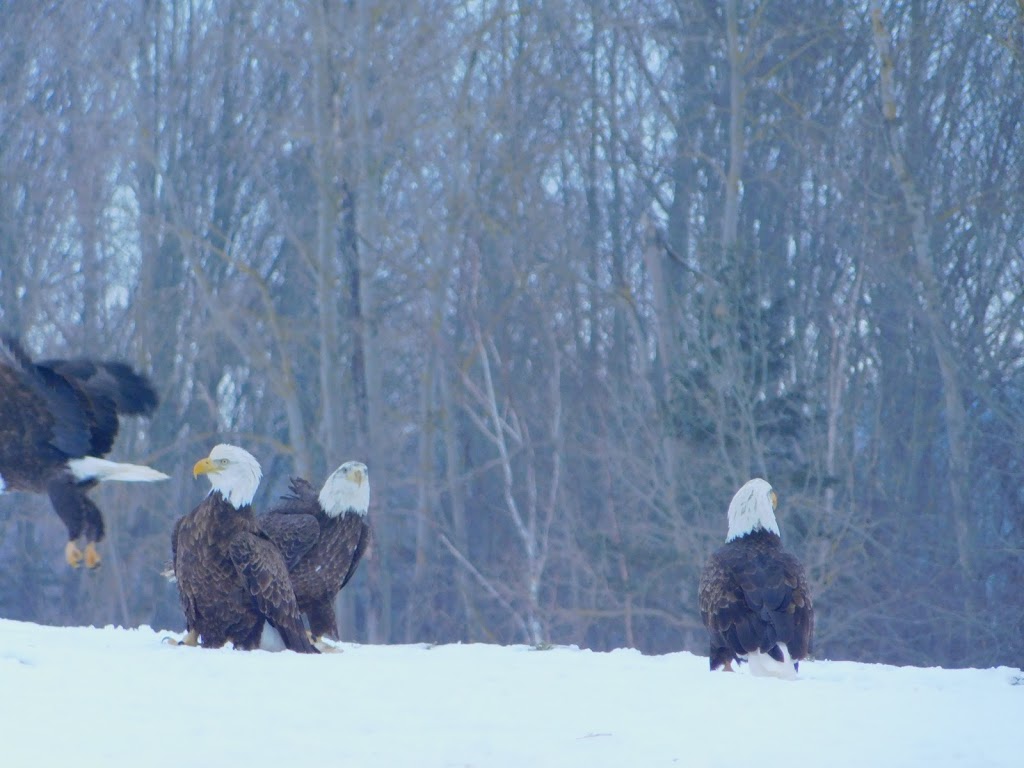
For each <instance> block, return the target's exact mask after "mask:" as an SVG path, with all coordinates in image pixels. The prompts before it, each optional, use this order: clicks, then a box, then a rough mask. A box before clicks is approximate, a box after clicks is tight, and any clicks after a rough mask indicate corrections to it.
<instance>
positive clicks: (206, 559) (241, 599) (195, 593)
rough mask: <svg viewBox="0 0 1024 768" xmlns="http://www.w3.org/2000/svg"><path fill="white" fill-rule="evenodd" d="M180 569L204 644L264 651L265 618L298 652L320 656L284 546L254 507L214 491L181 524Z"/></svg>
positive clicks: (177, 540)
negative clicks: (264, 529) (266, 531)
mask: <svg viewBox="0 0 1024 768" xmlns="http://www.w3.org/2000/svg"><path fill="white" fill-rule="evenodd" d="M172 555H173V558H174V574H175V577H176V578H177V581H178V591H179V595H180V598H181V607H182V609H183V610H184V612H185V621H186V624H187V626H188V628H189V630H190V631H194V632H196V633H198V634H199V635H200V636H201V637H202V644H203V646H204V647H213V648H219V647H221V646H222V645H224V644H225V643H227V642H231V643H233V644H234V646H235V647H236V648H240V649H252V648H258V647H259V644H260V636H261V635H262V632H263V628H264V622H266V621H269V622H270V623H271V624H272V625H273V626H274V627H275V628H276V629H277V630H278V632H280V634H281V637H282V639H283V640H284V643H285V646H286V647H287V648H290V649H291V650H293V651H300V652H304V653H316V652H317V650H316V648H314V647H313V645H312V643H310V641H309V638H308V637H307V636H306V632H305V629H304V628H303V626H302V618H301V616H300V615H299V608H298V605H297V604H296V601H295V594H294V592H293V591H292V587H291V583H290V581H289V578H288V570H287V568H286V566H285V562H284V559H283V558H282V556H281V553H280V551H278V549H277V547H276V546H274V544H273V543H272V542H271V541H270V540H269V539H267V537H266V536H264V535H263V534H262V533H261V532H260V530H259V528H258V526H257V525H256V517H255V515H254V513H253V510H252V507H251V506H250V505H248V504H246V505H244V506H242V507H241V508H239V509H236V508H235V507H234V506H232V505H231V504H230V503H228V502H227V501H226V500H225V499H224V497H223V496H222V495H221V493H220V492H219V491H213V492H211V493H210V495H209V496H207V497H206V498H205V499H204V500H203V501H202V502H201V503H200V504H199V506H197V507H196V508H195V509H194V510H192V512H190V513H189V514H187V515H186V516H185V517H183V518H181V519H180V520H179V521H178V522H177V524H176V525H175V527H174V536H173V539H172Z"/></svg>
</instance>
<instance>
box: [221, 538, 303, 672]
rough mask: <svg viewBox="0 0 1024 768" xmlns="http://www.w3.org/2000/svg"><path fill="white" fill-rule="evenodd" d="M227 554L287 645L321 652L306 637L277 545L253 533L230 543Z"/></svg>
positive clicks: (258, 606) (295, 648) (286, 570)
mask: <svg viewBox="0 0 1024 768" xmlns="http://www.w3.org/2000/svg"><path fill="white" fill-rule="evenodd" d="M228 555H229V556H230V558H231V562H232V563H233V564H234V566H235V569H236V570H237V571H238V574H239V575H240V576H241V577H242V581H243V583H244V584H245V586H246V588H247V589H248V590H249V594H251V595H252V596H253V598H254V599H255V601H256V607H257V608H258V609H259V611H260V613H262V614H263V615H264V616H266V617H267V620H268V621H269V622H270V623H271V624H273V625H274V627H276V628H277V631H278V632H280V633H281V637H282V638H283V639H284V644H285V645H286V646H287V647H288V648H290V649H291V650H293V651H299V652H301V653H318V651H317V649H316V648H315V647H314V646H313V644H312V643H310V641H309V638H308V637H307V636H306V630H305V628H304V627H303V626H302V618H301V617H300V615H299V606H298V604H297V603H296V602H295V593H294V592H293V591H292V585H291V581H290V580H289V578H288V568H287V566H286V565H285V562H284V558H283V557H282V556H281V553H280V552H279V551H278V550H277V548H276V547H275V546H274V544H273V543H272V542H271V541H270V540H268V539H266V538H263V537H262V536H257V535H256V534H253V533H239V534H238V535H237V536H235V538H233V539H232V540H231V544H230V546H229V547H228Z"/></svg>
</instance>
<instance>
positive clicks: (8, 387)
mask: <svg viewBox="0 0 1024 768" xmlns="http://www.w3.org/2000/svg"><path fill="white" fill-rule="evenodd" d="M156 406H157V396H156V392H155V391H154V390H153V387H152V385H151V384H150V383H149V381H148V380H147V379H146V377H145V376H143V375H141V374H139V373H137V372H135V371H134V370H133V369H132V368H131V367H130V366H128V365H127V364H125V363H122V362H117V361H113V360H88V359H77V360H46V361H42V362H38V363H37V362H33V361H32V359H31V358H30V357H29V356H28V354H27V353H26V352H25V350H24V349H23V348H22V347H21V345H20V344H19V343H18V341H17V340H15V339H13V338H10V337H4V338H2V339H0V492H2V491H4V490H9V491H27V492H30V493H45V494H47V495H48V496H49V497H50V504H51V505H52V506H53V509H54V511H55V512H56V513H57V515H58V516H59V517H60V519H61V520H62V521H63V522H64V525H65V527H66V528H67V531H68V543H67V544H66V545H65V548H64V556H65V559H66V560H67V563H68V565H70V566H72V567H78V566H79V565H80V564H81V563H82V562H84V563H85V565H86V567H88V568H95V567H96V566H97V565H99V564H100V560H101V558H100V555H99V553H98V552H97V551H96V544H97V542H99V541H102V539H103V535H104V524H103V515H102V514H101V513H100V510H99V508H98V507H97V506H96V504H95V503H94V502H93V501H92V500H91V499H90V498H89V497H88V496H87V495H86V493H87V492H88V491H89V489H90V488H92V487H93V486H94V485H96V483H98V482H100V481H102V480H120V481H124V482H152V481H154V480H166V479H167V475H165V474H164V473H163V472H158V471H157V470H155V469H151V468H149V467H144V466H139V465H137V464H125V463H121V462H115V461H108V460H106V459H104V458H102V457H103V456H104V455H106V454H107V453H108V452H109V451H110V449H111V448H112V447H113V445H114V438H115V437H116V436H117V430H118V416H119V415H140V416H148V415H150V414H151V413H152V412H153V411H154V410H155V408H156ZM79 541H84V543H85V551H84V553H83V551H82V549H81V548H79V546H78V542H79Z"/></svg>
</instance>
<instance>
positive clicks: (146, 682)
mask: <svg viewBox="0 0 1024 768" xmlns="http://www.w3.org/2000/svg"><path fill="white" fill-rule="evenodd" d="M171 636H172V633H169V632H159V631H154V630H151V629H149V628H141V629H117V628H111V627H108V628H105V629H93V628H59V627H43V626H38V625H35V624H27V623H21V622H15V621H6V620H0V764H2V765H3V766H7V767H9V768H20V767H21V766H51V765H73V766H76V768H79V767H81V768H86V767H87V766H104V767H105V768H111V767H116V766H132V767H133V768H135V767H136V766H139V767H141V766H146V767H147V768H156V767H157V766H175V767H176V768H206V767H207V766H217V767H221V766H223V767H224V768H227V766H246V767H247V768H252V767H253V766H285V767H289V766H298V765H306V766H321V767H322V768H328V767H331V768H333V767H334V766H339V767H343V768H347V767H348V766H352V767H354V768H374V767H375V766H389V767H390V766H398V767H404V766H408V767H409V768H431V767H433V766H438V767H440V766H452V767H455V766H458V767H459V768H462V767H464V766H472V767H473V768H484V767H489V766H508V767H509V768H535V767H538V766H552V768H572V767H574V766H579V767H580V768H596V767H598V766H609V767H611V766H614V767H615V768H634V767H637V768H643V767H645V766H757V768H770V766H785V767H786V768H797V767H799V766H830V767H831V768H836V767H838V766H857V767H858V768H862V767H864V766H872V767H877V766H929V768H936V766H950V765H963V766H971V768H980V767H981V766H1021V765H1024V734H1022V732H1021V731H1018V730H1017V729H1018V728H1021V727H1022V724H1024V685H1020V684H1017V685H1015V684H1014V683H1015V681H1016V680H1017V678H1018V677H1019V676H1020V672H1019V670H1013V669H1008V668H1000V669H985V670H945V669H918V668H896V667H888V666H883V665H876V664H855V663H852V662H837V661H816V662H809V663H805V664H803V665H801V679H800V680H797V681H795V682H787V681H782V680H774V679H764V678H755V677H751V676H749V675H748V674H745V673H737V674H726V673H716V674H711V673H710V672H708V671H707V660H706V659H704V658H701V657H698V656H693V655H691V654H688V653H676V654H670V655H666V656H643V655H641V654H640V653H637V652H635V651H615V652H612V653H592V652H589V651H581V650H577V649H573V648H553V649H551V650H544V651H538V650H532V649H530V648H527V647H522V646H515V647H502V646H494V645H446V646H436V647H430V646H425V645H409V646H370V645H362V646H360V645H348V644H345V645H343V646H342V652H340V653H334V654H324V655H321V656H303V655H299V654H294V653H291V652H282V653H268V652H265V651H253V652H248V653H244V652H240V651H232V650H228V649H223V650H204V649H200V648H186V647H178V646H173V645H170V644H167V643H163V642H161V640H162V639H163V638H165V637H171ZM173 637H174V638H175V639H177V638H178V637H180V636H179V635H173Z"/></svg>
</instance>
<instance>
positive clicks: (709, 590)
mask: <svg viewBox="0 0 1024 768" xmlns="http://www.w3.org/2000/svg"><path fill="white" fill-rule="evenodd" d="M777 505H778V497H777V496H776V495H775V491H774V490H772V487H771V486H770V485H769V484H768V483H767V482H766V481H765V480H762V479H760V478H755V479H754V480H750V481H748V482H747V483H746V484H744V486H743V487H742V488H740V489H739V490H738V491H737V492H736V495H735V496H733V498H732V502H731V503H730V504H729V532H728V534H727V535H726V538H725V546H723V547H721V548H720V549H719V550H717V551H716V552H715V553H714V554H713V555H711V557H710V558H709V559H708V562H707V564H706V565H705V566H704V572H703V573H702V574H701V577H700V587H699V589H698V597H699V599H700V616H701V619H703V621H704V626H705V627H707V630H708V633H709V634H710V636H711V669H712V670H715V669H717V668H718V667H724V668H725V669H726V670H727V671H732V662H733V660H737V661H749V662H750V671H751V672H752V673H753V674H755V675H772V676H776V677H795V676H796V672H797V670H798V668H799V665H800V660H801V659H804V658H806V657H807V655H808V654H809V653H810V650H811V638H812V635H813V633H814V607H813V606H812V604H811V593H810V589H809V587H808V584H807V577H806V576H805V575H804V568H803V566H802V565H801V564H800V561H799V560H797V559H796V558H795V557H793V555H791V554H789V553H788V552H786V551H784V550H783V548H782V538H781V536H780V535H779V525H778V523H777V522H776V521H775V508H776V506H777Z"/></svg>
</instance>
